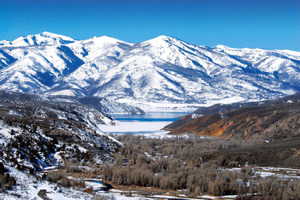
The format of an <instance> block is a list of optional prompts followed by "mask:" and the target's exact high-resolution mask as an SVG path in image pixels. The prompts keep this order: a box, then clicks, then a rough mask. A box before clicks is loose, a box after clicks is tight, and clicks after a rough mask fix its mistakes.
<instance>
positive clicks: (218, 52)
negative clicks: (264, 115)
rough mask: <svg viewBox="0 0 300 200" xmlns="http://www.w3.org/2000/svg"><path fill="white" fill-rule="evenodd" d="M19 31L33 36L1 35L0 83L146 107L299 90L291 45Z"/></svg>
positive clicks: (299, 66)
mask: <svg viewBox="0 0 300 200" xmlns="http://www.w3.org/2000/svg"><path fill="white" fill-rule="evenodd" d="M21 38H23V39H24V38H38V39H40V40H38V39H36V41H33V40H32V41H31V40H29V42H27V43H26V42H25V43H24V42H22V44H23V43H24V44H27V45H28V46H26V45H25V46H18V45H19V44H15V45H14V43H13V42H14V41H13V42H10V45H8V46H7V45H3V44H2V45H1V42H0V89H6V90H10V91H16V92H28V93H38V94H44V95H68V96H81V97H84V96H96V97H101V98H106V99H108V100H109V101H115V102H118V103H125V104H129V105H134V106H136V105H137V107H139V108H141V109H143V110H146V111H149V110H161V109H162V108H163V109H165V110H169V109H171V110H172V109H178V108H179V109H182V108H184V107H187V106H192V105H195V106H198V105H212V104H215V103H222V102H223V103H227V102H228V103H231V102H240V101H242V102H248V101H260V100H266V99H272V98H277V97H282V96H286V95H291V94H294V93H295V92H298V91H299V90H300V87H299V86H298V85H299V83H300V52H295V51H290V50H263V49H250V48H242V49H235V48H230V47H227V46H224V45H217V46H216V47H205V46H199V45H194V44H190V43H186V42H184V41H182V40H180V39H177V38H174V37H170V36H166V35H160V36H158V37H155V38H153V39H150V40H147V41H143V42H139V43H128V42H125V41H121V40H118V39H115V38H112V37H109V36H100V37H93V38H90V39H87V40H75V39H72V38H69V37H67V36H62V35H57V34H53V33H48V32H44V33H41V34H36V35H29V36H27V37H26V36H25V37H21ZM49 38H50V40H49ZM42 39H44V40H45V41H43V40H42ZM19 40H20V39H19ZM37 41H38V42H37ZM45 44H46V45H45Z"/></svg>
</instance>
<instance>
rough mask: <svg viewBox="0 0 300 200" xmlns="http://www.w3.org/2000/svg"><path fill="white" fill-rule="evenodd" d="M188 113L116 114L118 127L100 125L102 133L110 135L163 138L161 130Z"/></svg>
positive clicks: (114, 116)
mask: <svg viewBox="0 0 300 200" xmlns="http://www.w3.org/2000/svg"><path fill="white" fill-rule="evenodd" d="M186 114H188V113H186V112H164V113H161V112H156V113H146V114H144V115H130V114H114V115H112V117H113V118H114V119H115V120H116V125H114V126H113V125H100V128H101V130H102V131H104V132H106V133H109V134H118V135H120V134H122V135H145V136H163V135H166V134H167V132H166V131H163V130H161V129H162V128H164V127H165V126H167V125H168V124H170V123H172V122H173V121H176V120H178V119H179V118H180V117H182V116H184V115H186Z"/></svg>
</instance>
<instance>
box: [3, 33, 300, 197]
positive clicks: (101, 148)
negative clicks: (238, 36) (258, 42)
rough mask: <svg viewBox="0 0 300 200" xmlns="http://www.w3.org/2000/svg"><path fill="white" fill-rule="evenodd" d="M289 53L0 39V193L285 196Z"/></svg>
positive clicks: (291, 94)
mask: <svg viewBox="0 0 300 200" xmlns="http://www.w3.org/2000/svg"><path fill="white" fill-rule="evenodd" d="M299 64H300V53H299V52H295V51H289V50H264V49H249V48H242V49H236V48H230V47H227V46H224V45H217V46H215V47H207V46H200V45H194V44H190V43H187V42H185V41H182V40H180V39H177V38H174V37H169V36H165V35H161V36H158V37H155V38H152V39H150V40H146V41H141V42H137V43H129V42H125V41H121V40H118V39H115V38H112V37H108V36H99V37H92V38H88V39H85V40H76V39H73V38H70V37H67V36H63V35H58V34H54V33H49V32H43V33H40V34H35V35H27V36H22V37H19V38H17V39H16V40H13V41H2V42H0V144H1V145H0V150H1V151H0V199H5V200H15V199H16V200H20V199H34V200H40V199H42V200H61V199H63V200H64V199H75V200H76V199H83V200H93V199H95V200H98V199H99V200H110V199H111V200H113V199H124V200H127V199H128V200H146V199H182V200H187V199H199V200H207V199H230V200H298V199H299V197H300V190H299V186H300V153H299V152H300V132H299V130H300V95H299V93H298V92H299V90H300V89H299V83H300V70H299Z"/></svg>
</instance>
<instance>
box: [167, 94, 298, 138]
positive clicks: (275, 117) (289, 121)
mask: <svg viewBox="0 0 300 200" xmlns="http://www.w3.org/2000/svg"><path fill="white" fill-rule="evenodd" d="M165 129H166V130H169V131H170V132H171V134H182V133H194V134H196V135H200V136H217V137H222V138H236V139H244V140H253V141H254V140H255V141H257V142H263V141H265V142H270V141H271V140H281V139H285V138H292V137H299V136H300V131H299V130H300V95H298V94H297V95H293V96H289V97H286V98H283V99H279V100H275V101H266V102H261V103H246V104H241V103H239V104H232V105H215V106H212V107H208V108H199V109H198V110H197V111H195V112H194V113H193V114H191V115H187V116H185V117H183V118H182V119H180V120H178V121H176V122H174V123H172V124H170V125H168V126H167V127H165Z"/></svg>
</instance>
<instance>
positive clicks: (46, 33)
mask: <svg viewBox="0 0 300 200" xmlns="http://www.w3.org/2000/svg"><path fill="white" fill-rule="evenodd" d="M37 35H41V36H44V37H48V38H60V39H63V40H66V41H74V39H73V38H71V37H68V36H64V35H59V34H56V33H51V32H47V31H44V32H42V33H40V34H37Z"/></svg>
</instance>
